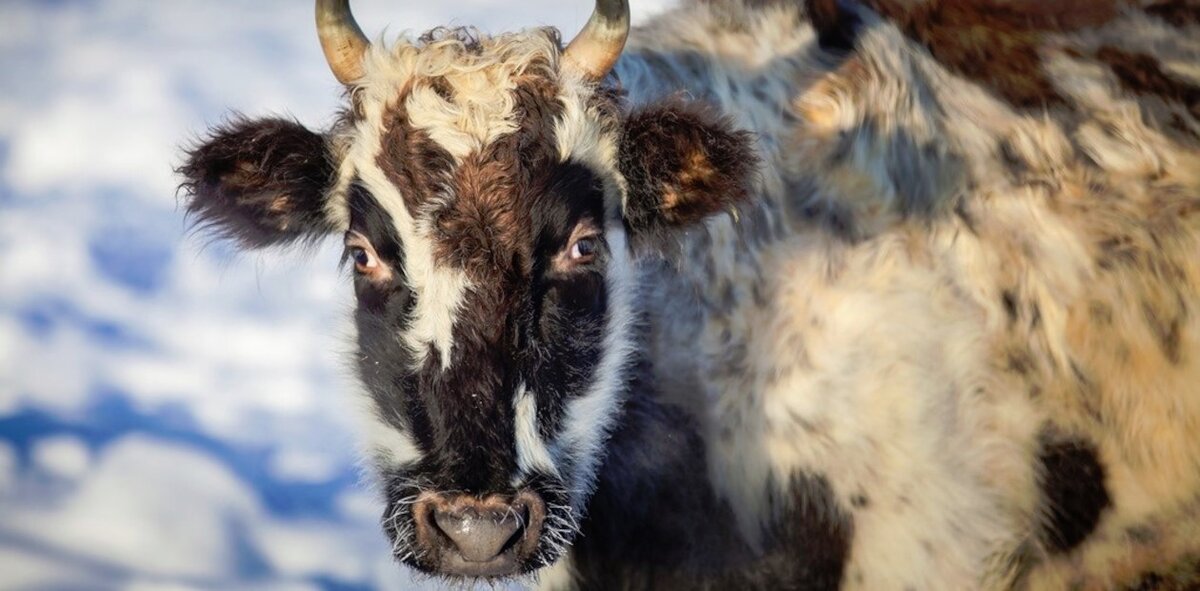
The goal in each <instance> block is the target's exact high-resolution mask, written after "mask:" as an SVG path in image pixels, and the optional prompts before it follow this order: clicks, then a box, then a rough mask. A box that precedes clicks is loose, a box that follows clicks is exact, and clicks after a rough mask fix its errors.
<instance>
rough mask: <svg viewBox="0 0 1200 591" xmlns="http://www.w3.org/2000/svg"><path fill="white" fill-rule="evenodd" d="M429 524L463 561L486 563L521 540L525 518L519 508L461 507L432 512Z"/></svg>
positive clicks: (521, 509)
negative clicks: (444, 536)
mask: <svg viewBox="0 0 1200 591" xmlns="http://www.w3.org/2000/svg"><path fill="white" fill-rule="evenodd" d="M433 521H434V523H435V524H436V525H437V528H438V529H440V530H441V531H442V533H444V534H446V537H448V538H450V541H451V542H453V543H454V545H455V546H456V547H457V548H458V551H459V553H460V554H461V555H462V557H463V559H465V560H466V561H468V562H487V561H489V560H492V559H493V558H496V557H497V556H499V555H500V554H501V553H502V552H504V551H505V550H507V549H508V548H509V547H510V546H512V545H514V544H515V541H516V540H517V539H519V538H520V537H521V532H522V530H523V529H524V523H525V521H526V515H525V514H524V510H523V508H517V507H505V508H503V509H484V510H479V509H475V508H473V507H461V508H448V509H438V510H435V511H434V513H433Z"/></svg>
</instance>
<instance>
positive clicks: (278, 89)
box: [0, 0, 671, 590]
mask: <svg viewBox="0 0 1200 591" xmlns="http://www.w3.org/2000/svg"><path fill="white" fill-rule="evenodd" d="M670 1H671V0H646V1H638V2H635V3H634V4H635V6H634V17H635V21H636V20H638V19H639V18H643V17H644V16H646V15H647V14H649V13H651V12H655V11H658V10H661V9H662V8H663V7H664V6H665V5H666V4H667V3H669V2H670ZM354 4H355V12H356V14H357V16H358V19H359V22H360V23H361V24H362V25H363V27H364V29H365V30H367V31H368V34H370V35H372V36H375V35H378V34H380V33H382V32H383V31H384V30H385V27H386V31H387V33H386V34H387V35H389V38H391V37H395V36H396V35H400V34H417V33H420V32H422V31H424V30H426V29H428V28H431V27H433V26H436V25H475V26H478V27H479V28H481V29H482V30H484V31H499V30H509V29H515V28H520V27H525V26H533V25H544V24H548V25H554V26H558V27H560V28H561V29H562V30H564V31H566V32H565V33H564V35H566V36H569V35H571V34H573V33H574V31H576V30H578V28H579V27H580V26H581V25H582V23H583V21H584V20H586V18H587V16H588V14H589V13H590V10H591V6H590V5H589V4H588V3H587V2H586V0H569V1H560V0H530V1H526V2H521V3H511V2H505V1H503V0H458V1H457V2H417V1H407V2H406V1H399V0H398V1H393V2H387V1H385V0H361V1H357V2H355V3H354ZM312 19H313V17H312V6H311V5H310V4H309V3H308V2H305V1H303V0H290V1H284V0H256V1H255V2H244V1H235V0H203V1H202V0H192V1H188V2H183V1H179V2H176V1H172V2H145V1H144V0H46V1H42V2H30V1H20V0H0V589H6V590H8V589H136V590H150V589H377V588H386V589H405V588H414V587H416V586H417V585H416V584H415V583H414V582H413V580H412V579H411V578H410V577H409V575H408V574H407V573H406V572H404V571H403V570H402V569H401V568H400V567H398V566H396V565H394V564H393V563H392V561H391V558H390V557H389V555H388V551H387V546H386V543H385V540H384V537H383V534H382V533H381V531H380V529H379V525H378V515H379V514H380V512H381V510H382V505H381V504H380V503H379V502H377V500H376V499H375V498H374V496H373V495H372V494H371V493H370V492H369V491H368V490H367V488H366V487H365V486H364V485H363V483H362V478H361V476H360V474H359V471H358V468H357V467H356V464H355V455H354V436H353V428H354V425H353V424H352V421H351V420H350V416H349V413H348V412H347V404H346V401H347V399H348V396H349V394H350V391H351V388H352V386H351V384H350V383H349V380H348V379H347V377H346V375H345V374H344V372H343V371H342V370H341V363H340V358H341V357H342V356H343V355H344V354H345V352H346V349H347V345H346V344H345V343H346V339H345V333H346V330H345V324H344V323H345V320H344V317H345V316H346V312H347V310H348V309H349V307H350V305H351V303H350V297H349V296H350V295H351V292H350V290H349V287H348V285H347V283H346V278H345V277H339V276H338V273H337V272H336V270H335V266H336V261H337V258H338V248H337V246H336V243H337V242H338V241H337V240H331V241H329V242H330V243H329V244H326V245H325V246H324V247H322V248H320V249H317V250H315V251H314V252H309V253H294V252H293V253H269V254H262V255H257V254H256V255H245V254H237V253H235V252H233V251H232V250H231V249H230V248H229V246H228V245H226V244H220V243H217V244H209V243H207V241H206V240H204V239H203V238H202V237H195V236H188V235H187V233H186V227H185V225H184V222H183V220H182V216H181V215H180V213H179V210H178V207H177V204H176V199H175V185H176V183H177V180H176V179H175V178H174V176H173V173H172V168H173V167H174V166H175V165H177V164H178V163H179V160H180V158H181V156H180V148H179V146H180V145H182V144H185V143H187V142H188V141H189V140H190V139H192V138H194V137H196V136H197V135H198V134H200V133H202V132H203V131H204V129H206V128H207V127H208V126H209V125H211V124H214V123H217V122H219V121H221V119H222V117H224V116H225V115H226V114H227V113H228V112H229V111H230V110H232V109H236V110H238V111H241V112H243V113H246V114H248V115H251V116H255V115H265V114H271V113H275V114H278V113H286V114H291V115H292V116H294V117H296V118H298V119H299V120H300V121H302V122H304V123H305V124H308V125H310V126H312V127H318V128H319V127H323V126H324V125H325V124H326V123H328V121H329V120H330V118H331V117H332V115H333V112H334V110H335V108H336V107H337V102H338V99H339V96H340V92H341V89H340V88H339V87H338V86H337V83H336V82H335V81H334V80H333V77H332V75H331V74H330V73H329V71H328V70H327V68H326V66H325V64H324V62H323V61H322V58H321V54H320V50H319V46H318V43H317V40H316V34H315V31H314V27H313V23H312Z"/></svg>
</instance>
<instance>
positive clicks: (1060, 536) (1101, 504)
mask: <svg viewBox="0 0 1200 591" xmlns="http://www.w3.org/2000/svg"><path fill="white" fill-rule="evenodd" d="M1041 442H1042V450H1041V452H1040V453H1039V454H1038V462H1039V463H1040V464H1041V483H1040V484H1041V489H1042V500H1041V505H1042V515H1044V516H1045V521H1044V523H1043V524H1042V529H1041V531H1040V536H1039V537H1040V538H1041V541H1042V544H1043V545H1044V546H1045V547H1046V548H1047V549H1049V550H1050V551H1051V552H1053V553H1062V552H1067V551H1069V550H1071V549H1072V548H1075V547H1076V546H1078V545H1079V544H1080V543H1082V542H1083V541H1084V540H1085V539H1086V538H1087V537H1088V535H1090V534H1091V533H1092V532H1093V531H1094V530H1095V529H1096V525H1097V524H1099V522H1100V516H1101V513H1103V511H1104V509H1105V508H1107V507H1108V506H1109V505H1111V504H1112V501H1111V499H1110V498H1109V496H1108V490H1107V489H1106V488H1105V484H1104V479H1105V473H1104V466H1103V465H1101V464H1100V458H1099V455H1098V454H1097V451H1096V446H1095V445H1093V444H1092V443H1091V442H1089V441H1086V440H1084V439H1080V438H1075V437H1061V436H1058V435H1057V434H1055V433H1054V432H1053V431H1052V430H1047V431H1046V432H1044V433H1043V434H1042V436H1041Z"/></svg>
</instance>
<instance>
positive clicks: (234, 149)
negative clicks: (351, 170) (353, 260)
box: [177, 118, 334, 248]
mask: <svg viewBox="0 0 1200 591" xmlns="http://www.w3.org/2000/svg"><path fill="white" fill-rule="evenodd" d="M177 172H178V173H180V174H181V175H183V177H184V181H183V184H182V185H180V189H181V190H182V191H183V193H184V198H185V200H186V206H187V212H188V215H189V216H191V217H192V218H193V219H194V221H195V223H196V225H197V226H198V227H201V228H204V229H211V230H213V231H215V232H216V234H218V235H219V236H222V237H226V238H231V239H233V240H236V241H237V242H238V243H239V244H241V245H242V246H243V247H246V248H261V247H264V246H272V245H280V244H289V243H293V242H295V241H297V240H302V239H315V238H319V237H321V236H324V235H326V234H328V233H330V232H332V231H333V230H334V226H333V223H332V222H331V221H330V219H329V216H328V214H327V213H326V207H325V206H326V203H325V201H326V190H327V188H328V187H329V186H330V184H331V183H332V182H333V176H334V165H333V160H332V158H331V157H330V154H329V148H328V145H327V143H326V140H325V137H324V136H322V135H320V134H318V133H315V132H313V131H310V130H309V129H307V128H305V127H304V126H303V125H300V124H299V123H296V122H295V121H289V120H286V119H273V118H269V119H255V120H249V119H240V118H239V119H237V120H234V121H232V122H230V123H227V124H225V125H222V126H220V127H218V128H216V129H214V130H213V131H212V132H210V133H209V135H208V137H207V138H206V139H205V140H204V141H202V142H201V143H199V144H198V145H196V146H195V147H194V148H192V149H191V150H190V151H189V152H188V154H187V161H186V162H185V163H184V164H183V165H182V166H180V167H179V168H178V169H177Z"/></svg>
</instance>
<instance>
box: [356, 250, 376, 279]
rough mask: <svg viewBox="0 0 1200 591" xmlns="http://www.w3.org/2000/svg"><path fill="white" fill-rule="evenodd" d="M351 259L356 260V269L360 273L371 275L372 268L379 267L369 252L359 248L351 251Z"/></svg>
mask: <svg viewBox="0 0 1200 591" xmlns="http://www.w3.org/2000/svg"><path fill="white" fill-rule="evenodd" d="M350 258H352V259H354V269H355V270H357V271H358V272H359V273H369V272H370V271H371V269H372V268H374V267H376V266H378V265H379V262H378V261H376V260H375V259H374V258H373V257H372V256H371V253H369V252H367V249H365V248H359V247H357V246H355V247H352V248H351V249H350Z"/></svg>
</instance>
